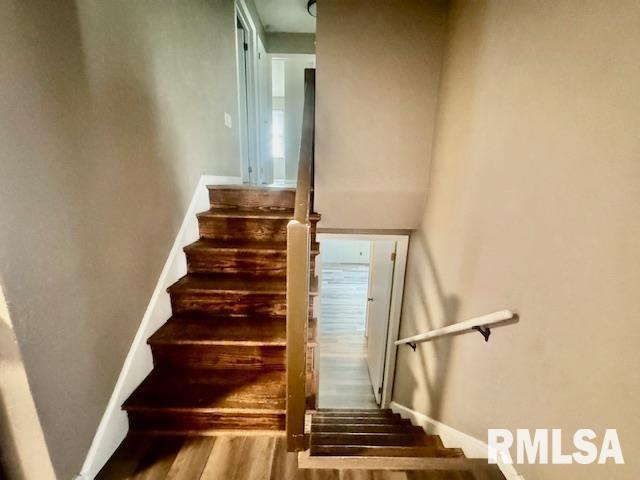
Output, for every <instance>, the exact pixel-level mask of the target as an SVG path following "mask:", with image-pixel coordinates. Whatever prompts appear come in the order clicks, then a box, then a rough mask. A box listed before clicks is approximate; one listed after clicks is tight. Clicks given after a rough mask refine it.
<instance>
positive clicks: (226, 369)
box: [123, 186, 320, 434]
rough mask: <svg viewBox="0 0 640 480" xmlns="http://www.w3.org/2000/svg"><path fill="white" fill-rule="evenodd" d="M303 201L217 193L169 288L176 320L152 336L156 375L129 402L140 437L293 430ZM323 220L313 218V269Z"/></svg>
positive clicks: (268, 192)
mask: <svg viewBox="0 0 640 480" xmlns="http://www.w3.org/2000/svg"><path fill="white" fill-rule="evenodd" d="M294 197H295V189H287V188H280V189H275V188H260V187H245V186H219V187H209V198H210V206H211V208H210V209H209V210H208V211H206V212H202V213H199V214H198V215H197V217H198V224H199V229H200V239H199V240H198V241H196V242H195V243H193V244H191V245H188V246H187V247H185V249H184V251H185V254H186V256H187V265H188V270H187V275H186V276H184V277H183V278H181V279H180V280H178V281H177V282H176V283H174V284H173V285H171V286H170V287H169V288H168V292H169V294H170V296H171V306H172V313H173V315H172V317H171V318H170V319H169V320H168V321H167V322H166V323H165V324H164V325H163V326H162V327H161V328H160V329H159V330H158V331H157V332H155V333H154V334H153V335H152V336H151V338H149V339H148V343H149V345H150V346H151V351H152V353H153V362H154V369H153V371H152V372H151V373H150V375H149V376H148V377H147V378H146V379H145V380H144V381H143V382H142V384H141V385H140V386H139V387H138V388H137V389H136V390H135V391H134V392H133V394H132V395H131V396H130V397H129V398H128V399H127V401H126V402H125V403H124V405H123V409H124V410H126V411H127V413H128V416H129V426H130V430H131V431H134V432H156V433H189V434H210V433H211V434H213V433H217V432H219V431H221V430H235V429H242V430H284V428H285V392H286V376H285V368H286V363H285V362H286V298H285V297H286V259H287V255H286V240H287V236H286V235H287V231H286V227H287V223H288V222H289V220H290V219H291V217H292V215H293V205H294ZM319 218H320V216H319V215H317V214H313V215H312V216H311V222H312V242H313V243H312V252H311V261H312V265H313V260H314V258H315V255H317V254H318V247H317V244H316V243H315V225H316V223H317V222H318V220H319ZM312 271H313V270H312ZM314 280H315V277H313V278H312V281H311V295H315V293H316V292H317V286H316V285H315V283H314ZM314 331H315V329H314V328H313V323H312V324H311V328H310V329H309V332H310V335H313V334H314V333H313V332H314ZM309 345H310V347H311V348H313V346H314V343H313V339H311V341H310V343H309ZM308 376H309V378H313V372H312V371H309V372H308ZM313 384H314V382H313V381H312V380H310V381H309V385H310V386H309V388H311V387H313ZM313 395H314V392H313V391H310V392H309V398H308V403H309V404H310V405H315V402H314V399H313V398H314V397H313Z"/></svg>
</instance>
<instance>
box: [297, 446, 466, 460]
mask: <svg viewBox="0 0 640 480" xmlns="http://www.w3.org/2000/svg"><path fill="white" fill-rule="evenodd" d="M310 451H311V455H314V456H332V457H344V456H360V457H442V458H449V457H462V456H463V455H464V454H463V453H462V450H458V449H455V448H448V449H444V450H440V449H436V448H431V447H422V446H414V445H409V446H398V445H394V446H374V445H311V448H310Z"/></svg>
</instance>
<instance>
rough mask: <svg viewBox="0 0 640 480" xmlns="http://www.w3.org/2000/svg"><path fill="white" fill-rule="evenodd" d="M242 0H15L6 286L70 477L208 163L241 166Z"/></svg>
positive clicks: (5, 72) (7, 78)
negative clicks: (238, 5) (237, 14)
mask: <svg viewBox="0 0 640 480" xmlns="http://www.w3.org/2000/svg"><path fill="white" fill-rule="evenodd" d="M233 15H234V14H233V1H232V0H212V1H201V0H189V1H182V2H161V3H157V2H156V3H154V4H153V5H152V4H151V3H149V2H130V1H126V0H115V1H109V2H103V1H98V0H93V1H92V0H81V1H79V2H78V4H77V5H76V3H74V2H73V1H71V0H60V1H57V2H55V5H54V6H52V5H51V3H50V2H45V1H30V2H24V1H21V0H9V1H8V2H5V3H4V4H3V14H2V16H1V17H0V52H2V53H1V55H2V59H1V62H0V63H1V64H2V68H1V69H0V92H2V96H1V97H0V110H1V112H0V122H1V123H0V219H2V220H1V221H2V227H1V228H0V282H1V283H2V285H3V288H4V291H5V295H6V300H7V303H8V307H9V312H10V313H11V317H12V321H13V326H14V328H15V334H16V336H17V340H18V344H19V348H20V350H21V353H22V357H23V359H24V364H25V367H26V372H27V376H28V380H29V383H30V387H31V390H32V392H33V398H34V400H35V405H36V407H37V410H38V414H39V417H40V421H41V423H42V426H43V429H44V435H45V439H46V442H47V445H48V449H49V451H50V453H51V458H52V461H53V465H54V467H55V470H56V474H57V477H58V478H71V477H72V476H73V475H75V474H77V473H78V472H79V470H80V466H81V464H82V461H83V460H84V457H85V455H86V453H87V450H88V448H89V444H90V442H91V439H92V438H93V435H94V433H95V431H96V428H97V425H98V422H99V420H100V417H101V415H102V413H103V412H104V409H105V406H106V403H107V400H108V398H109V396H110V394H111V392H112V390H113V387H114V384H115V381H116V378H117V376H118V374H119V371H120V369H121V367H122V364H123V361H124V358H125V355H126V352H127V350H128V348H129V346H130V345H131V341H132V339H133V336H134V333H135V331H136V329H137V328H138V325H139V323H140V320H141V318H142V315H143V312H144V310H145V308H146V305H147V303H148V302H149V298H150V295H151V293H152V290H153V287H154V285H155V282H156V281H157V279H158V276H159V274H160V270H161V268H162V265H163V263H164V261H165V259H166V256H167V254H168V253H169V249H170V247H171V244H172V241H173V239H174V237H175V235H176V233H177V230H178V227H179V224H180V222H181V219H182V216H183V214H184V212H185V211H186V208H187V204H188V201H189V200H190V198H191V195H192V193H193V189H194V187H195V185H196V183H197V181H198V178H199V176H200V175H201V174H214V175H239V173H240V166H239V163H238V161H237V159H238V139H237V135H236V131H235V130H229V129H225V128H224V112H225V111H227V112H229V113H231V114H232V116H233V117H234V122H233V124H234V125H236V124H237V121H236V110H237V106H236V105H237V101H236V90H235V89H236V86H235V85H236V83H235V82H236V80H235V69H234V62H235V41H234V17H233Z"/></svg>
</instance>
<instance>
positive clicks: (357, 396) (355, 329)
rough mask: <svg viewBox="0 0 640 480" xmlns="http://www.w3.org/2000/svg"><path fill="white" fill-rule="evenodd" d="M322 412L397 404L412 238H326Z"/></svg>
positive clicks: (322, 246) (320, 317)
mask: <svg viewBox="0 0 640 480" xmlns="http://www.w3.org/2000/svg"><path fill="white" fill-rule="evenodd" d="M318 240H319V242H320V252H321V254H320V256H319V259H318V265H317V271H318V274H319V277H320V278H319V280H320V282H321V289H320V299H319V309H318V350H317V354H316V355H317V358H316V361H317V365H318V373H319V388H318V406H319V407H320V408H363V409H366V408H378V407H379V406H381V407H386V406H387V405H388V403H389V402H390V401H391V390H392V387H393V374H394V369H395V346H394V345H393V342H394V341H395V340H396V339H397V336H398V326H399V321H400V306H401V303H402V290H403V283H404V269H405V265H406V255H407V246H408V237H407V236H405V235H368V234H349V235H345V234H319V235H318Z"/></svg>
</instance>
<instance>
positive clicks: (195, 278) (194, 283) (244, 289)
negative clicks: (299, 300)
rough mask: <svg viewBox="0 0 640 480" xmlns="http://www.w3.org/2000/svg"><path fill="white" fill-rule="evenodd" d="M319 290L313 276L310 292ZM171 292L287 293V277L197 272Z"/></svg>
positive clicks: (170, 291) (188, 275)
mask: <svg viewBox="0 0 640 480" xmlns="http://www.w3.org/2000/svg"><path fill="white" fill-rule="evenodd" d="M317 291H318V281H317V277H312V278H311V286H310V294H311V295H315V294H317ZM167 292H169V293H213V292H216V293H231V294H252V293H260V294H271V295H285V294H286V293H287V282H286V279H284V278H280V277H258V278H256V277H252V276H244V275H225V274H197V273H190V274H187V275H185V276H184V277H182V278H181V279H179V280H178V281H177V282H175V283H174V284H173V285H171V286H170V287H169V288H167Z"/></svg>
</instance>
